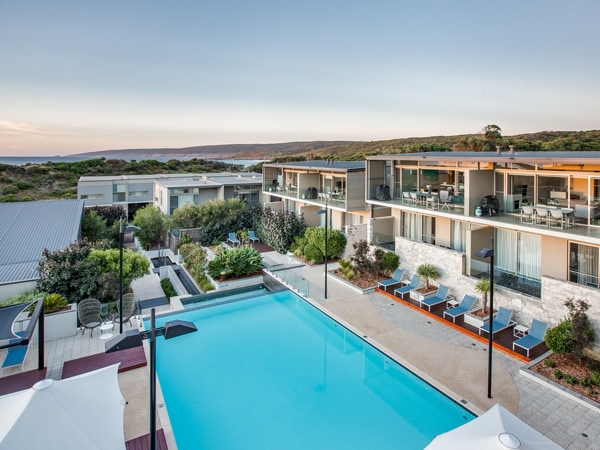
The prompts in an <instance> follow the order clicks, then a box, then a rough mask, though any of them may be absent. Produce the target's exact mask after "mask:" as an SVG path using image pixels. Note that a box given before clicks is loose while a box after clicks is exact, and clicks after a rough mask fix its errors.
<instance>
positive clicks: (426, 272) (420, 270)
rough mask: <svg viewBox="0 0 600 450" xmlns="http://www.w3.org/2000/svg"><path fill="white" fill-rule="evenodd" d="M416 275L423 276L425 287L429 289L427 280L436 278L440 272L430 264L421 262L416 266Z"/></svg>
mask: <svg viewBox="0 0 600 450" xmlns="http://www.w3.org/2000/svg"><path fill="white" fill-rule="evenodd" d="M417 275H419V276H420V277H421V278H425V288H426V289H429V280H437V279H438V278H439V276H440V273H439V272H438V270H437V269H436V268H435V266H433V265H432V264H421V265H420V266H419V267H417Z"/></svg>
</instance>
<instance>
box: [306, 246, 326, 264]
mask: <svg viewBox="0 0 600 450" xmlns="http://www.w3.org/2000/svg"><path fill="white" fill-rule="evenodd" d="M304 256H305V257H306V259H308V260H309V261H313V262H316V263H321V262H323V252H321V250H320V249H319V248H318V247H317V246H316V245H314V244H306V245H305V246H304Z"/></svg>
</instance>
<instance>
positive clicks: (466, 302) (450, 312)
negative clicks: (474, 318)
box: [443, 294, 477, 323]
mask: <svg viewBox="0 0 600 450" xmlns="http://www.w3.org/2000/svg"><path fill="white" fill-rule="evenodd" d="M476 301H477V299H476V298H475V297H473V296H472V295H468V294H465V295H464V296H463V298H462V300H461V301H460V303H459V305H458V306H457V307H456V308H450V309H447V310H445V311H444V313H443V317H444V319H445V318H446V316H450V317H451V318H452V322H454V323H456V319H457V318H458V317H460V316H462V315H463V314H464V313H466V312H469V311H471V309H472V308H473V305H474V304H475V302H476Z"/></svg>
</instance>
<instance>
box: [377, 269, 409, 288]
mask: <svg viewBox="0 0 600 450" xmlns="http://www.w3.org/2000/svg"><path fill="white" fill-rule="evenodd" d="M404 272H406V270H405V269H400V268H397V269H396V271H395V272H394V275H393V276H392V278H388V279H387V280H382V281H380V282H379V283H377V287H378V288H381V289H383V290H384V291H386V292H387V288H388V287H390V286H395V285H397V284H400V283H402V278H404Z"/></svg>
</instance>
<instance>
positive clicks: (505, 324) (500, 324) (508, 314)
mask: <svg viewBox="0 0 600 450" xmlns="http://www.w3.org/2000/svg"><path fill="white" fill-rule="evenodd" d="M512 315H513V310H512V309H507V308H504V307H503V306H501V307H500V308H498V314H496V317H495V318H494V322H493V325H494V327H493V331H492V334H496V333H499V332H501V331H502V330H506V329H507V328H510V327H512V326H515V325H516V322H515V321H514V320H511V318H512ZM482 331H485V332H486V333H489V332H490V323H489V322H487V323H485V324H483V325H482V326H480V327H479V335H481V332H482Z"/></svg>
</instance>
